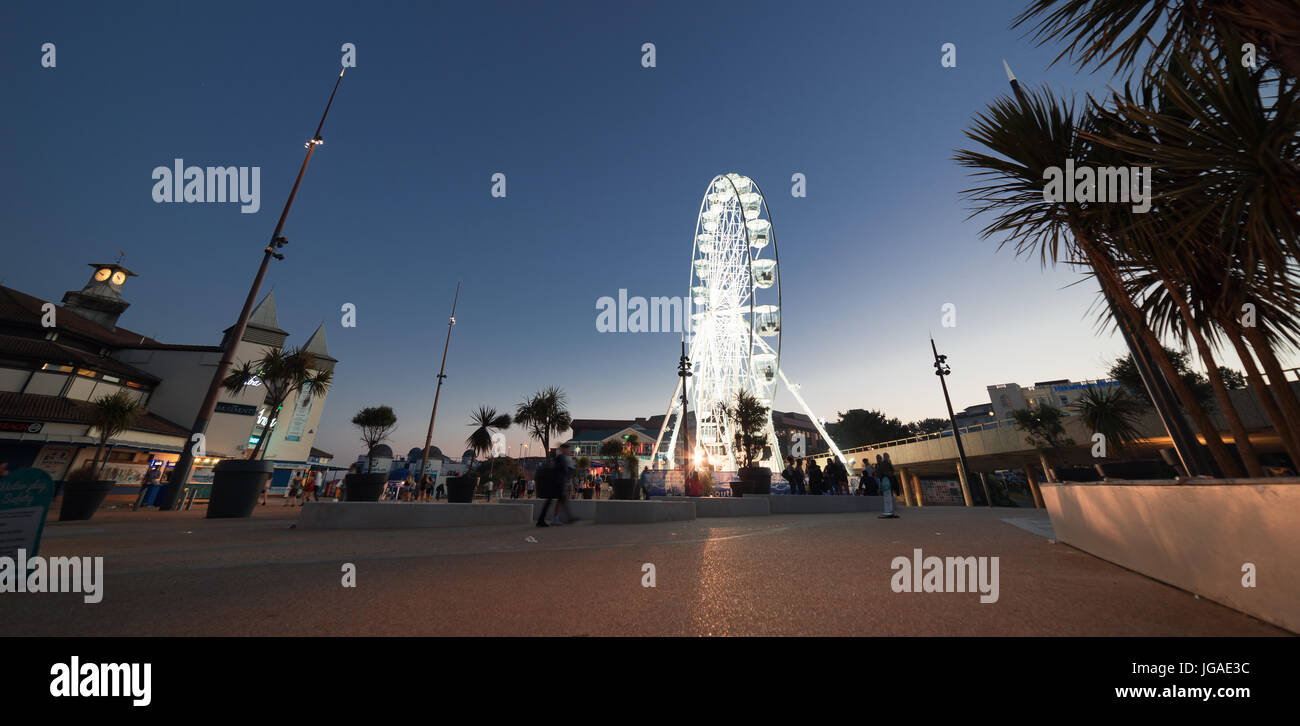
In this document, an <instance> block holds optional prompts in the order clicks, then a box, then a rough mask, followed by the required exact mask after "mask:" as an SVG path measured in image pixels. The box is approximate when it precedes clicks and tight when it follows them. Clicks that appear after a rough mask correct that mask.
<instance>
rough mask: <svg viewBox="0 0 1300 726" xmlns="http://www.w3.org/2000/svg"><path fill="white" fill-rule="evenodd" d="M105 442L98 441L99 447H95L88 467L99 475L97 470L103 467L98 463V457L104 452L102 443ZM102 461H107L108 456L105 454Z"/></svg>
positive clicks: (105, 442) (104, 442)
mask: <svg viewBox="0 0 1300 726" xmlns="http://www.w3.org/2000/svg"><path fill="white" fill-rule="evenodd" d="M107 443H108V441H107V440H105V441H100V442H99V447H98V448H96V449H95V456H94V457H92V458H91V460H90V469H91V471H94V472H95V475H96V476H98V475H99V471H100V470H101V469H102V468H103V467H102V466H101V465H100V463H99V457H100V456H103V454H104V445H105V444H107ZM104 461H108V457H106V456H105V457H104Z"/></svg>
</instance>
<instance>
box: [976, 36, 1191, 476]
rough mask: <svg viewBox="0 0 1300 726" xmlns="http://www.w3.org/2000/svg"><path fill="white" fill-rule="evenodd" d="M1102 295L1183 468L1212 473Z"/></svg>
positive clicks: (1144, 355) (1168, 391) (1019, 93)
mask: <svg viewBox="0 0 1300 726" xmlns="http://www.w3.org/2000/svg"><path fill="white" fill-rule="evenodd" d="M1002 67H1003V68H1005V69H1006V71H1007V81H1008V82H1010V84H1011V90H1012V91H1013V92H1014V93H1015V94H1016V99H1017V100H1019V101H1020V103H1021V105H1023V106H1026V107H1028V106H1029V99H1028V98H1026V97H1025V92H1024V91H1023V90H1021V88H1020V81H1018V80H1016V75H1015V74H1014V73H1012V72H1011V66H1009V65H1007V62H1006V61H1005V60H1004V61H1002ZM1098 283H1100V280H1098ZM1101 294H1102V296H1103V297H1105V298H1106V306H1107V307H1108V308H1109V309H1110V317H1111V319H1113V320H1114V321H1115V324H1116V327H1118V328H1119V332H1120V336H1121V337H1123V339H1124V345H1125V346H1126V347H1127V348H1128V351H1129V355H1130V356H1131V357H1132V358H1133V366H1134V367H1135V368H1137V372H1138V375H1139V376H1140V377H1141V378H1142V385H1143V386H1144V387H1145V388H1146V390H1147V395H1148V396H1149V397H1150V398H1151V403H1152V404H1153V405H1154V408H1155V410H1156V415H1157V416H1159V417H1160V423H1161V424H1162V425H1163V426H1164V428H1165V432H1166V433H1167V434H1169V440H1170V441H1171V442H1172V443H1173V446H1174V452H1175V453H1176V454H1177V455H1178V459H1179V461H1180V462H1181V463H1182V465H1183V469H1184V470H1185V471H1186V472H1187V475H1188V476H1196V475H1198V474H1209V473H1213V471H1214V469H1215V468H1214V465H1213V464H1212V463H1211V462H1210V461H1209V460H1208V459H1207V458H1206V456H1205V452H1204V450H1203V449H1202V448H1201V445H1200V442H1199V441H1198V440H1197V438H1196V434H1195V433H1194V432H1193V431H1192V429H1191V427H1190V426H1188V424H1187V421H1186V419H1184V418H1183V416H1182V414H1181V413H1179V411H1178V404H1177V400H1178V399H1177V398H1176V397H1175V396H1174V392H1173V389H1172V388H1170V386H1169V381H1167V380H1165V377H1164V374H1163V373H1162V372H1161V371H1160V370H1159V369H1158V368H1156V367H1155V366H1154V364H1153V363H1152V361H1151V358H1150V353H1149V352H1148V351H1147V350H1146V348H1145V347H1144V346H1143V345H1142V344H1141V341H1140V340H1139V339H1138V338H1137V336H1136V335H1134V334H1133V331H1132V330H1131V329H1130V322H1129V320H1128V318H1127V317H1126V316H1124V315H1123V314H1121V313H1120V311H1119V307H1118V306H1117V305H1116V304H1115V298H1114V297H1113V296H1112V295H1111V294H1110V291H1108V290H1107V289H1106V286H1105V285H1101ZM1044 473H1047V472H1044Z"/></svg>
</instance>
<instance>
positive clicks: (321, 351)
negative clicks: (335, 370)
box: [302, 322, 339, 363]
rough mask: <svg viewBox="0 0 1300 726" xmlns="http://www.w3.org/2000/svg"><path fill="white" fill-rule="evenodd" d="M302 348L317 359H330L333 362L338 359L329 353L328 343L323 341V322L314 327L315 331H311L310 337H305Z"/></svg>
mask: <svg viewBox="0 0 1300 726" xmlns="http://www.w3.org/2000/svg"><path fill="white" fill-rule="evenodd" d="M302 349H303V351H305V352H307V353H311V354H312V355H313V356H315V357H316V358H317V359H318V360H330V361H334V362H335V363H337V362H338V361H339V359H338V358H335V357H333V356H331V355H330V349H329V345H328V344H327V343H326V342H325V323H323V322H322V323H321V324H320V327H318V328H316V332H314V333H312V334H311V337H310V338H308V339H307V342H306V343H305V344H304V345H303V346H302Z"/></svg>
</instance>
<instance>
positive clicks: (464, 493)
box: [447, 476, 478, 504]
mask: <svg viewBox="0 0 1300 726" xmlns="http://www.w3.org/2000/svg"><path fill="white" fill-rule="evenodd" d="M477 486H478V479H477V478H475V477H472V476H455V477H452V478H451V479H448V480H447V501H449V502H459V503H461V504H469V503H471V502H473V501H474V489H475V487H477Z"/></svg>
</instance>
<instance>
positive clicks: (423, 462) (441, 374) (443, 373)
mask: <svg viewBox="0 0 1300 726" xmlns="http://www.w3.org/2000/svg"><path fill="white" fill-rule="evenodd" d="M459 300H460V280H457V281H456V295H455V297H453V298H452V299H451V317H450V318H449V319H448V321H447V340H446V341H445V342H443V344H442V367H441V368H439V369H438V388H437V389H436V390H435V391H434V392H433V412H432V413H430V414H429V432H428V433H427V434H425V435H424V454H422V455H421V456H420V475H421V476H423V475H424V469H425V467H427V466H428V465H429V447H430V446H432V445H433V420H434V419H435V418H437V417H438V397H439V396H441V395H442V381H443V379H445V378H446V377H447V349H448V348H450V347H451V329H452V328H453V327H454V326H455V325H456V303H457V302H458V301H459Z"/></svg>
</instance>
